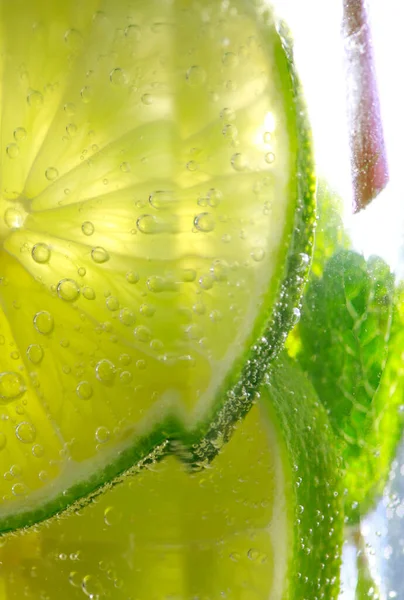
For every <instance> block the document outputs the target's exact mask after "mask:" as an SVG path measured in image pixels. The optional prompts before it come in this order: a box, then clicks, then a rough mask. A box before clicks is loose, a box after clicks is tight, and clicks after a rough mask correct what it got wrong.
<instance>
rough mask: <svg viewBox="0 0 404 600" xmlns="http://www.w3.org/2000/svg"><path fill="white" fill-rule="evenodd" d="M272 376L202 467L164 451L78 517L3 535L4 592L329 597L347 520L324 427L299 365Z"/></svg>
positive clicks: (10, 599) (245, 599) (247, 599)
mask: <svg viewBox="0 0 404 600" xmlns="http://www.w3.org/2000/svg"><path fill="white" fill-rule="evenodd" d="M269 380H270V383H269V384H265V385H264V386H263V387H262V389H261V397H260V400H259V401H258V402H257V403H256V404H255V405H254V406H253V407H252V409H251V411H250V413H249V414H248V415H247V416H246V418H245V420H243V421H241V422H239V423H238V424H237V427H236V429H235V432H234V435H233V437H232V439H231V440H230V441H229V443H228V444H226V446H225V447H224V448H223V450H222V452H221V453H220V454H219V455H218V456H217V457H216V458H215V460H214V461H213V462H212V464H211V466H210V468H209V469H206V470H203V471H201V472H199V473H192V474H190V473H189V471H188V470H187V469H186V468H185V467H184V465H183V463H181V462H180V461H178V460H177V459H176V458H175V457H172V456H171V457H167V458H166V459H164V460H163V461H161V462H159V463H157V464H155V465H153V467H152V468H151V469H150V470H147V469H145V470H144V471H142V473H140V474H138V475H136V476H135V477H134V476H132V475H127V476H126V477H125V479H124V481H123V483H122V484H121V485H119V486H116V487H114V488H113V489H109V490H107V491H106V492H105V494H103V495H102V496H100V497H99V498H98V499H97V502H95V503H91V504H89V505H88V506H86V507H85V508H83V509H82V510H80V512H79V513H78V514H77V513H75V512H74V511H72V513H71V514H69V513H66V514H65V515H64V517H63V518H54V519H52V520H51V521H50V522H48V523H46V524H44V525H42V526H38V527H36V528H35V530H31V531H29V532H27V533H25V534H23V535H21V534H17V535H15V534H14V535H13V536H10V537H8V536H6V537H5V538H3V547H2V548H1V549H0V560H1V561H2V564H3V567H2V570H1V573H0V582H1V583H0V585H1V584H2V585H3V588H0V589H4V594H3V596H2V597H4V600H14V599H17V598H21V597H22V595H23V594H24V597H25V598H27V599H30V598H31V599H32V600H34V599H35V600H36V599H37V598H39V597H41V595H42V596H43V597H46V596H49V597H52V594H53V593H54V590H58V597H59V598H60V599H61V600H64V599H66V600H67V599H68V600H74V599H76V598H77V599H78V600H80V599H82V598H83V591H84V592H85V593H86V594H87V595H89V596H90V597H91V595H93V596H94V597H97V596H98V597H99V598H100V599H101V598H113V599H114V600H124V599H125V600H126V599H127V598H139V599H141V598H142V599H143V598H156V599H157V598H166V597H170V596H171V597H172V598H180V599H181V600H191V598H212V599H216V598H220V597H225V598H227V599H228V600H269V599H271V600H281V599H282V600H284V599H285V598H288V599H289V600H302V598H310V599H312V598H316V597H317V598H326V599H327V600H334V599H335V598H336V597H337V595H338V573H339V549H340V547H341V543H342V540H341V534H342V524H343V516H342V511H341V503H342V495H341V494H340V491H341V490H340V481H339V479H338V477H336V463H337V460H336V453H335V448H334V439H333V435H332V433H331V428H330V429H327V424H328V422H327V417H326V415H325V411H324V410H323V409H322V407H321V405H320V404H319V403H318V402H317V400H316V396H315V393H314V391H313V388H312V387H311V386H310V384H308V383H307V381H306V380H305V378H304V376H303V375H302V374H301V372H300V370H299V367H297V366H296V364H293V363H292V362H290V361H287V359H284V358H283V359H282V360H278V361H276V364H275V365H274V367H273V369H272V371H271V373H270V376H269ZM308 457H309V459H308Z"/></svg>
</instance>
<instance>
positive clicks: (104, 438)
mask: <svg viewBox="0 0 404 600" xmlns="http://www.w3.org/2000/svg"><path fill="white" fill-rule="evenodd" d="M110 437H111V432H110V430H109V429H107V427H104V426H101V427H98V428H97V430H96V432H95V439H96V441H97V442H99V443H100V444H105V443H106V442H108V441H109V439H110Z"/></svg>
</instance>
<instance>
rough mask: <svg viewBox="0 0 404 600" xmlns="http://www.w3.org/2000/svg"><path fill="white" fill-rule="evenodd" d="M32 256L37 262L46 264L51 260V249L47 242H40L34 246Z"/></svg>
mask: <svg viewBox="0 0 404 600" xmlns="http://www.w3.org/2000/svg"><path fill="white" fill-rule="evenodd" d="M31 256H32V258H33V259H34V261H35V262H36V263H39V264H45V263H47V262H49V259H50V256H51V250H50V248H49V246H48V245H47V244H43V243H42V242H39V243H38V244H35V246H33V248H32V251H31Z"/></svg>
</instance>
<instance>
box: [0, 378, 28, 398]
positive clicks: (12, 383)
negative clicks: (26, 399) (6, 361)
mask: <svg viewBox="0 0 404 600" xmlns="http://www.w3.org/2000/svg"><path fill="white" fill-rule="evenodd" d="M25 390H26V387H25V381H24V379H23V377H22V376H21V375H20V374H19V373H15V372H14V371H4V372H3V373H0V401H1V403H2V404H7V403H8V402H10V401H11V400H16V399H17V398H21V396H23V394H24V393H25Z"/></svg>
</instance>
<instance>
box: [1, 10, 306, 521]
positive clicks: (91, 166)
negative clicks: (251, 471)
mask: <svg viewBox="0 0 404 600" xmlns="http://www.w3.org/2000/svg"><path fill="white" fill-rule="evenodd" d="M0 27H1V32H0V44H1V49H0V50H1V52H0V56H1V66H0V70H1V72H2V79H1V81H2V84H1V85H2V88H1V147H0V152H1V161H0V181H1V190H0V192H1V196H0V213H1V214H2V221H1V224H0V264H1V280H0V283H1V286H0V307H1V309H0V331H1V338H0V340H1V344H2V355H1V360H2V362H1V372H0V401H1V417H2V421H1V422H2V425H1V431H0V447H1V452H0V471H1V472H2V473H3V475H4V476H3V477H0V496H1V498H2V504H1V506H0V530H7V529H14V528H16V527H20V526H22V525H28V524H30V523H34V522H37V521H38V520H40V519H42V518H45V517H48V516H49V515H51V514H53V513H55V512H57V511H60V510H62V509H63V508H65V507H66V506H67V505H68V504H70V503H71V502H73V501H74V500H76V499H77V498H79V497H81V496H83V495H84V494H86V493H88V492H91V491H93V490H95V489H97V487H99V486H100V485H102V484H103V483H104V482H105V481H106V480H110V479H111V478H113V477H116V476H117V475H119V474H120V473H122V472H123V471H125V469H127V468H129V467H131V466H132V465H133V464H135V463H138V462H139V461H146V462H147V460H151V458H149V459H147V457H148V456H149V455H152V457H154V458H155V457H156V456H157V455H162V454H163V453H165V452H174V451H177V452H179V453H180V454H181V455H182V456H183V458H184V459H187V460H189V461H190V462H192V463H195V462H198V463H199V464H204V462H205V461H206V460H209V459H211V458H212V457H213V456H214V455H215V453H217V451H218V448H219V447H220V445H221V444H222V443H223V442H224V441H225V440H226V439H227V438H228V436H229V435H230V431H231V424H232V422H233V421H234V420H235V419H236V418H239V417H240V416H242V415H243V414H244V413H245V412H246V411H247V410H248V409H249V407H250V405H251V401H252V396H253V393H254V390H255V389H256V386H257V385H258V383H259V381H260V378H261V376H262V373H263V371H264V368H265V365H266V364H267V362H268V361H269V360H270V359H271V358H273V357H274V356H275V355H276V354H277V352H278V350H279V348H280V347H281V345H282V343H283V341H284V338H285V336H286V333H287V331H288V328H289V326H290V324H291V321H292V320H293V318H294V314H293V310H296V305H297V303H298V301H299V297H300V292H301V287H302V284H303V282H304V277H305V273H306V269H307V264H308V260H309V256H308V255H309V253H310V248H311V228H312V224H313V191H314V184H313V175H312V163H311V151H310V141H309V135H308V131H307V128H306V121H305V114H304V111H303V109H302V103H301V99H300V91H299V88H298V84H297V81H296V77H295V74H294V71H293V65H292V59H291V55H290V50H289V49H287V47H286V42H285V40H284V39H283V36H282V35H279V34H278V32H277V29H276V27H275V24H274V22H273V18H272V15H271V13H270V12H269V11H268V10H264V9H263V8H262V7H261V4H260V3H258V2H257V3H255V2H253V3H251V2H249V1H247V0H237V1H236V2H233V3H232V5H231V7H230V5H227V4H226V3H222V2H219V1H218V0H210V1H208V2H206V1H205V0H204V1H202V0H196V1H195V2H189V1H188V0H174V1H172V2H167V3H165V2H164V3H162V2H160V0H153V1H150V0H148V1H147V2H146V1H144V2H136V3H130V4H128V3H126V2H123V1H118V2H117V1H116V0H103V1H102V2H98V1H97V2H95V1H88V2H85V3H83V2H81V1H79V0H67V1H66V2H63V3H49V2H47V1H46V0H35V1H33V2H30V3H29V4H27V3H26V2H25V1H23V0H16V1H15V2H13V3H2V5H1V12H0ZM186 446H187V447H188V449H186V448H185V449H184V447H186ZM142 464H143V463H142ZM15 473H18V475H15Z"/></svg>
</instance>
